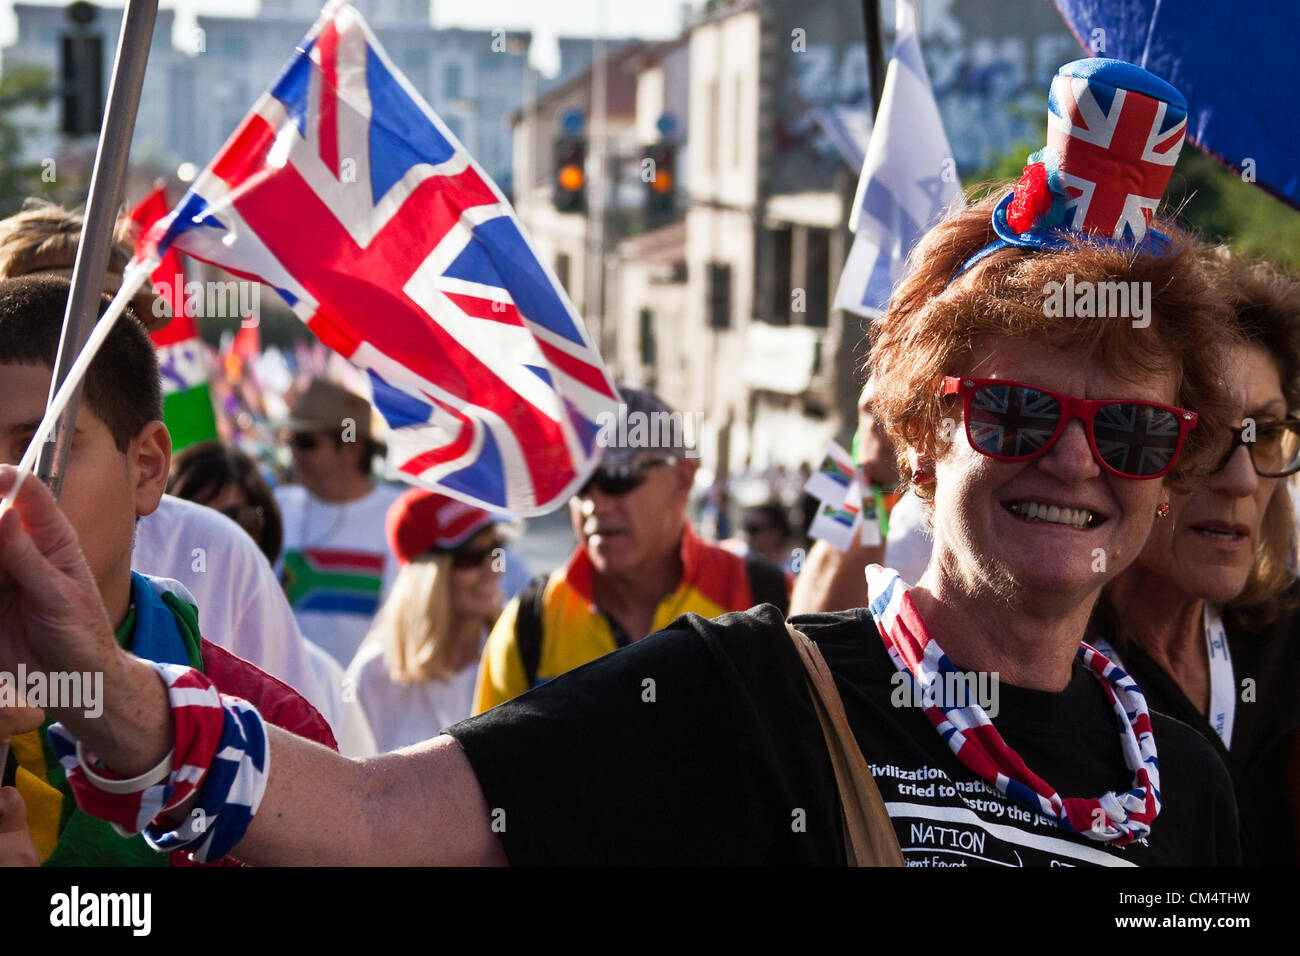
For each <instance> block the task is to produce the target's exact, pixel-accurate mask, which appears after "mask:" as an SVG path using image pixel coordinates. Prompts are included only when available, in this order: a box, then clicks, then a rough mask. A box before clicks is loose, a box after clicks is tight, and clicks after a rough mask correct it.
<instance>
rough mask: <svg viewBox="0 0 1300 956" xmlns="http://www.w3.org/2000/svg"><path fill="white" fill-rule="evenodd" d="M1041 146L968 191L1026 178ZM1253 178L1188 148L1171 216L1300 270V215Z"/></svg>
mask: <svg viewBox="0 0 1300 956" xmlns="http://www.w3.org/2000/svg"><path fill="white" fill-rule="evenodd" d="M1038 148H1039V146H1036V145H1034V144H1031V143H1029V142H1023V143H1018V144H1016V146H1014V147H1013V148H1012V149H1011V150H1010V151H1009V152H1007V153H1006V154H1005V155H1003V156H1001V157H999V158H998V159H997V160H995V161H994V162H993V163H991V164H989V165H988V166H986V167H984V168H983V169H979V170H976V171H975V172H974V173H972V174H971V175H970V176H968V177H966V179H965V185H966V187H967V189H968V190H970V189H971V188H978V187H981V186H986V185H988V184H990V183H993V182H996V183H998V188H999V189H1005V186H1006V183H1007V181H1011V182H1014V181H1015V180H1017V179H1019V178H1020V174H1021V172H1022V170H1023V169H1024V165H1025V159H1026V158H1027V157H1028V156H1029V154H1030V153H1032V152H1034V151H1035V150H1036V149H1038ZM1248 176H1249V174H1248V173H1235V172H1233V171H1232V170H1230V169H1228V168H1227V167H1225V166H1223V165H1222V164H1220V163H1219V162H1218V161H1216V160H1214V159H1212V158H1211V157H1209V156H1207V155H1206V154H1205V153H1203V152H1201V151H1200V150H1199V149H1197V148H1196V147H1195V146H1191V145H1187V146H1185V147H1184V149H1183V151H1182V154H1181V155H1180V156H1179V157H1178V165H1177V166H1176V167H1175V168H1174V174H1173V176H1172V177H1170V180H1169V186H1168V188H1167V189H1166V190H1165V214H1166V215H1169V214H1170V213H1172V214H1174V215H1175V216H1176V218H1177V219H1178V220H1179V221H1180V222H1181V223H1182V224H1183V225H1184V226H1186V227H1190V228H1191V229H1193V230H1194V231H1195V232H1197V233H1199V234H1200V235H1201V236H1203V237H1204V238H1206V239H1209V240H1211V241H1213V242H1222V243H1227V245H1228V247H1229V248H1230V249H1232V251H1233V252H1234V253H1237V254H1238V255H1244V256H1248V257H1264V258H1267V259H1269V260H1271V261H1273V262H1275V263H1277V264H1278V265H1283V266H1286V267H1288V268H1290V269H1293V270H1297V271H1300V212H1298V211H1297V210H1295V209H1292V208H1291V207H1290V206H1288V205H1287V204H1286V203H1283V202H1281V201H1280V200H1278V199H1275V198H1273V196H1272V195H1270V194H1269V193H1267V192H1266V191H1264V190H1263V189H1262V188H1260V186H1259V185H1258V184H1257V183H1252V182H1249V181H1247V178H1248Z"/></svg>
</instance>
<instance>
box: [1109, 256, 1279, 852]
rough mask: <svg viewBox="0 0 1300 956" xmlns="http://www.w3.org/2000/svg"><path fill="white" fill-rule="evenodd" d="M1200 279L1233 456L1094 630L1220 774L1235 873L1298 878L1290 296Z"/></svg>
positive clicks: (1271, 284) (1229, 268) (1183, 501)
mask: <svg viewBox="0 0 1300 956" xmlns="http://www.w3.org/2000/svg"><path fill="white" fill-rule="evenodd" d="M1210 267H1211V270H1212V272H1213V273H1214V274H1215V275H1216V278H1217V281H1219V282H1220V283H1221V284H1222V285H1223V286H1224V287H1225V288H1226V289H1227V290H1228V293H1229V297H1230V299H1231V301H1232V304H1233V306H1234V308H1235V310H1236V312H1237V315H1238V318H1239V320H1240V322H1241V324H1242V327H1243V332H1244V333H1245V335H1246V337H1247V341H1246V342H1245V343H1243V344H1241V345H1238V346H1235V347H1234V348H1232V349H1230V350H1229V353H1228V360H1227V363H1226V365H1225V373H1226V374H1225V376H1224V377H1225V380H1226V381H1227V382H1228V383H1229V385H1230V387H1232V388H1233V389H1235V391H1236V393H1237V409H1236V418H1235V419H1234V425H1235V427H1234V428H1233V429H1232V433H1231V434H1232V442H1231V446H1230V447H1229V449H1228V451H1227V453H1226V454H1225V455H1224V456H1223V458H1222V460H1221V462H1220V463H1219V466H1218V468H1217V469H1216V470H1215V472H1214V473H1213V474H1212V475H1211V476H1210V477H1209V478H1208V479H1207V480H1206V481H1205V483H1204V484H1203V485H1202V486H1201V487H1199V488H1198V489H1197V490H1195V491H1194V492H1193V493H1191V494H1189V495H1174V496H1172V498H1171V501H1170V509H1171V515H1170V518H1169V520H1168V521H1165V522H1161V523H1160V524H1159V525H1158V526H1157V527H1156V529H1155V530H1154V531H1153V533H1152V535H1151V537H1150V538H1149V539H1148V540H1147V544H1146V547H1145V548H1144V549H1143V551H1142V554H1141V555H1140V556H1139V557H1138V560H1137V561H1136V562H1135V563H1134V564H1133V565H1132V566H1130V567H1129V569H1128V570H1127V571H1125V572H1124V574H1122V575H1120V577H1119V578H1118V579H1117V580H1116V581H1115V582H1114V583H1113V584H1112V585H1111V586H1110V587H1109V588H1108V589H1107V591H1106V594H1105V597H1104V598H1103V601H1102V605H1101V606H1100V608H1099V615H1098V616H1099V621H1098V630H1099V632H1100V633H1104V634H1106V635H1107V637H1108V639H1109V641H1110V643H1111V644H1113V645H1114V649H1115V651H1116V652H1117V653H1118V655H1119V657H1120V658H1122V660H1123V665H1124V667H1125V668H1126V669H1127V670H1128V671H1129V672H1130V673H1131V674H1133V676H1134V677H1135V678H1136V679H1137V681H1138V683H1139V684H1140V685H1141V687H1142V689H1143V690H1144V691H1145V692H1146V695H1147V700H1148V703H1149V704H1150V706H1151V707H1152V708H1153V709H1156V710H1160V711H1163V712H1164V713H1167V714H1169V715H1170V716H1173V717H1177V718H1178V719H1179V720H1181V721H1183V722H1184V723H1186V724H1188V725H1190V726H1191V727H1193V728H1195V729H1196V730H1197V731H1199V732H1200V733H1201V734H1202V735H1203V736H1204V737H1205V738H1206V739H1207V740H1209V741H1210V742H1211V743H1212V744H1213V745H1214V746H1215V748H1216V750H1217V751H1218V752H1219V753H1220V755H1221V756H1222V757H1223V759H1224V760H1225V762H1226V763H1227V765H1228V768H1229V770H1230V771H1231V773H1232V777H1233V783H1234V785H1235V789H1236V797H1237V805H1238V810H1239V812H1240V820H1241V832H1242V858H1243V860H1244V862H1246V863H1254V864H1269V865H1294V864H1295V862H1296V853H1297V849H1298V847H1297V841H1296V835H1297V833H1300V827H1297V820H1298V819H1300V817H1298V814H1300V792H1297V791H1298V789H1300V787H1298V786H1297V782H1296V780H1295V779H1294V777H1290V778H1289V774H1294V773H1295V771H1294V770H1293V769H1292V770H1290V771H1289V770H1288V763H1289V762H1292V761H1296V760H1297V758H1298V757H1300V733H1297V731H1298V730H1300V697H1297V694H1296V688H1297V686H1300V633H1298V632H1297V627H1298V626H1300V618H1298V617H1297V611H1296V608H1297V598H1298V596H1300V583H1297V581H1296V525H1295V515H1294V513H1293V509H1292V503H1291V496H1290V494H1289V492H1288V488H1287V483H1286V481H1285V480H1284V479H1285V476H1287V475H1291V474H1294V473H1296V472H1297V471H1300V420H1298V419H1300V283H1297V282H1296V281H1295V280H1294V279H1292V278H1291V277H1290V276H1287V275H1285V274H1283V273H1281V272H1279V271H1277V270H1275V269H1272V268H1270V267H1267V266H1264V265H1258V266H1254V267H1251V266H1247V265H1242V264H1240V263H1234V262H1231V261H1224V260H1218V259H1214V260H1211V262H1210ZM1225 437H1226V436H1225Z"/></svg>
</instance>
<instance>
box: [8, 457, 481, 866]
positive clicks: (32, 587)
mask: <svg viewBox="0 0 1300 956" xmlns="http://www.w3.org/2000/svg"><path fill="white" fill-rule="evenodd" d="M14 478H15V469H14V468H12V467H11V466H7V465H6V466H0V494H4V493H6V492H7V491H8V490H9V489H10V488H12V487H13V484H14ZM19 663H24V664H26V665H27V667H28V669H29V670H31V671H35V670H41V671H45V672H47V673H48V672H53V671H83V672H84V671H99V672H101V673H103V675H104V694H103V698H104V709H103V714H102V715H101V716H98V717H87V716H86V713H85V712H84V711H81V710H52V713H53V715H54V716H55V717H56V718H57V719H58V720H60V721H61V722H63V723H64V725H65V726H66V727H67V728H68V730H69V731H70V732H71V733H72V734H73V735H75V736H76V737H77V738H78V739H79V740H80V741H81V742H82V744H83V746H84V747H85V748H86V749H87V750H89V751H91V752H92V753H94V754H96V755H97V756H98V757H99V758H100V760H101V761H102V762H103V764H104V765H105V766H106V767H108V768H109V769H111V770H113V771H115V772H116V773H118V774H120V775H122V776H125V777H130V776H135V775H138V774H142V773H144V772H146V771H148V770H149V769H150V768H152V767H154V766H156V765H157V764H158V763H159V762H161V761H162V759H163V758H164V757H165V756H166V754H167V753H168V752H170V750H171V749H172V736H173V735H172V720H171V709H170V705H169V703H168V700H167V692H166V688H165V686H164V685H163V682H162V680H161V679H160V678H159V676H158V673H157V672H156V671H155V670H154V669H153V667H152V666H151V665H149V664H147V663H145V662H143V661H141V660H139V659H138V658H135V657H133V656H131V655H130V654H127V653H126V652H124V651H122V650H121V649H120V648H119V647H118V646H117V643H116V641H115V640H114V639H113V635H112V631H111V629H110V626H109V621H108V616H107V614H106V613H105V611H104V606H103V604H102V602H101V601H100V598H99V589H98V587H97V585H96V583H95V580H94V578H93V576H92V575H91V573H90V570H89V569H88V568H87V566H86V562H85V559H84V557H83V556H82V554H81V548H80V546H79V544H78V542H77V537H76V534H75V533H74V532H73V530H72V527H71V525H69V524H68V522H67V520H66V519H65V518H64V516H63V513H62V512H61V511H60V510H59V508H58V506H57V505H56V504H55V502H54V500H53V498H51V496H50V494H49V492H48V490H46V488H45V487H44V486H43V485H41V484H40V483H39V482H37V481H35V480H29V481H27V482H25V483H24V485H23V488H22V490H21V492H20V494H19V495H18V499H17V503H16V505H15V507H14V508H10V509H7V510H6V511H5V512H4V513H3V514H0V667H7V668H10V669H14V668H16V667H17V665H18V664H19ZM267 735H268V741H269V744H270V773H269V775H268V777H267V784H266V792H265V794H264V796H263V798H262V802H261V805H260V808H259V810H258V812H257V814H256V816H255V817H254V819H253V823H252V824H251V826H250V827H249V830H248V831H247V832H246V833H245V835H244V838H243V840H242V841H241V842H240V843H239V844H238V845H237V846H236V848H235V850H234V853H233V855H234V856H236V857H237V858H239V859H242V860H246V861H247V862H249V863H258V864H274V863H284V864H378V863H389V864H439V863H445V864H471V863H481V864H489V863H504V862H505V854H504V851H503V850H502V848H501V844H500V841H499V839H498V838H497V836H496V835H495V834H494V833H493V832H492V831H491V827H490V820H489V815H488V811H487V808H486V805H485V803H484V800H483V796H482V793H481V791H480V789H479V785H478V780H477V779H476V778H475V776H474V773H473V770H472V769H471V768H470V764H469V761H468V759H467V758H466V757H465V755H464V753H463V752H462V751H461V749H460V747H459V745H458V744H456V742H455V741H453V740H452V739H451V738H450V737H446V736H444V737H439V738H437V739H436V740H433V741H428V742H426V743H424V744H419V745H417V746H415V747H410V748H407V749H406V750H403V751H398V752H396V753H393V754H387V755H385V756H382V757H377V758H374V759H372V760H369V761H365V762H361V761H354V760H349V759H347V758H345V757H340V756H339V755H338V754H335V753H333V752H331V751H330V750H328V749H326V748H325V747H322V746H319V745H317V744H314V743H312V742H310V741H307V740H303V739H302V738H299V737H295V736H293V735H292V734H289V733H287V732H285V731H282V730H280V729H279V728H276V727H273V726H268V727H267ZM185 812H186V808H182V809H181V811H180V814H179V815H184V813H185Z"/></svg>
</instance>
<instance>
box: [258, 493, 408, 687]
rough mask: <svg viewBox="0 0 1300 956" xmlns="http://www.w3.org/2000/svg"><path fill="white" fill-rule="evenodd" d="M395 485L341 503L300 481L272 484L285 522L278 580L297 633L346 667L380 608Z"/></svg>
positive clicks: (389, 571)
mask: <svg viewBox="0 0 1300 956" xmlns="http://www.w3.org/2000/svg"><path fill="white" fill-rule="evenodd" d="M402 490H403V489H401V488H399V487H395V486H393V485H386V484H379V483H377V484H376V485H375V487H374V488H373V489H372V490H371V491H370V492H369V494H366V495H364V496H362V497H360V498H357V499H355V500H353V501H347V502H343V503H341V504H339V503H334V502H328V501H321V500H320V499H319V498H317V497H315V496H314V495H312V494H310V493H308V491H307V489H306V488H304V487H302V486H301V485H286V486H283V487H280V488H276V489H275V500H276V501H277V502H278V503H279V505H280V517H281V519H282V520H283V522H284V551H283V555H282V557H281V558H280V564H279V568H278V570H279V573H280V580H281V582H282V583H283V584H284V591H285V596H286V597H288V599H289V604H290V606H292V607H293V613H294V616H295V617H296V618H297V619H298V626H299V627H300V628H301V629H302V633H303V634H304V635H305V636H306V637H307V638H309V639H310V640H312V641H314V642H315V643H316V644H318V645H320V646H321V647H322V648H324V649H325V650H326V651H328V652H329V654H330V655H331V656H333V658H334V659H335V660H336V661H338V662H339V664H340V665H341V666H342V667H344V668H346V667H347V666H348V664H349V663H351V661H352V658H353V656H354V655H355V654H356V652H357V648H358V647H360V646H361V641H362V640H363V639H364V638H365V636H366V632H367V631H368V630H369V629H370V624H371V622H372V620H373V619H374V616H375V612H376V611H378V610H379V606H380V604H381V603H382V601H383V599H384V597H385V596H386V595H387V594H388V589H389V587H390V586H391V585H392V582H393V578H394V577H395V576H396V575H397V559H396V558H395V557H393V555H392V554H390V553H389V551H388V543H387V541H386V540H385V537H384V519H385V517H386V516H387V514H388V508H389V506H390V505H392V503H393V502H394V501H395V500H396V499H397V497H398V496H399V495H400V494H401V493H402Z"/></svg>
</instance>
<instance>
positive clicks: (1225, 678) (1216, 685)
mask: <svg viewBox="0 0 1300 956" xmlns="http://www.w3.org/2000/svg"><path fill="white" fill-rule="evenodd" d="M1205 649H1206V651H1208V652H1209V655H1210V711H1209V713H1208V714H1206V715H1205V716H1206V718H1207V719H1208V720H1209V721H1210V726H1211V727H1213V728H1214V731H1215V733H1217V734H1218V735H1219V737H1220V738H1221V739H1222V740H1223V746H1224V747H1225V748H1230V747H1231V746H1232V718H1233V716H1234V715H1235V714H1236V712H1237V682H1236V680H1235V679H1234V677H1233V674H1232V652H1231V651H1230V650H1229V649H1228V632H1227V631H1226V630H1224V627H1223V621H1222V620H1221V619H1220V617H1219V614H1218V612H1217V611H1215V610H1214V608H1213V607H1211V606H1210V602H1208V601H1206V602H1205Z"/></svg>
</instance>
